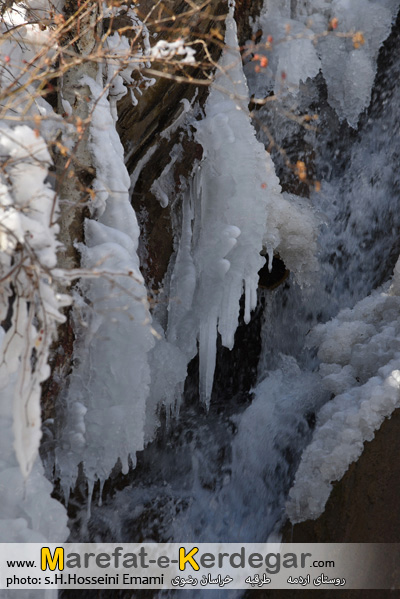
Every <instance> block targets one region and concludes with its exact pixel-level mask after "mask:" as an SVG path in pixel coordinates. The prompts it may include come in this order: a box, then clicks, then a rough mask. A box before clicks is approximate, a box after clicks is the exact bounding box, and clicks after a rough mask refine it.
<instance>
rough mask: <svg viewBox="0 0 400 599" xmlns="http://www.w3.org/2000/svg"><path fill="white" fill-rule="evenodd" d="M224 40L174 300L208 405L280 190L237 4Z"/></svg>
mask: <svg viewBox="0 0 400 599" xmlns="http://www.w3.org/2000/svg"><path fill="white" fill-rule="evenodd" d="M225 43H226V46H225V49H224V52H223V55H222V57H221V60H220V62H219V65H218V74H217V76H216V79H215V82H214V84H213V86H212V89H211V93H210V96H209V98H208V100H207V103H206V107H205V113H206V117H205V119H203V120H202V121H200V122H196V124H195V125H196V128H197V133H196V139H197V140H198V141H199V142H200V143H201V145H202V146H203V160H202V162H201V165H200V167H199V170H198V172H197V173H196V175H195V178H194V181H193V182H192V185H191V188H190V192H189V193H188V195H187V197H186V198H185V200H184V208H183V232H182V236H181V243H180V247H179V249H178V253H177V259H176V265H175V270H174V273H173V276H172V280H171V301H170V306H169V326H168V339H169V340H171V341H173V342H176V343H177V344H178V346H179V347H180V348H181V349H183V351H184V352H185V353H186V354H187V356H188V359H190V358H192V357H193V356H194V355H195V353H196V338H197V340H198V342H199V356H200V394H201V397H202V399H203V401H205V402H206V404H208V403H209V401H210V396H211V391H212V385H213V377H214V370H215V359H216V342H217V330H218V331H219V333H220V334H221V339H222V343H223V345H225V346H226V347H228V348H232V347H233V343H234V335H235V330H236V327H237V324H238V317H239V301H240V298H241V296H242V294H243V292H245V321H246V322H249V320H250V312H251V310H252V309H254V308H255V306H256V298H257V293H256V292H257V284H258V275H257V273H258V271H259V270H260V268H261V267H262V266H263V264H264V261H265V258H263V257H262V256H261V255H260V251H261V250H262V248H263V239H264V236H265V232H266V226H267V209H268V205H269V203H270V202H271V201H273V199H274V198H275V199H277V198H279V196H280V187H279V182H278V179H277V177H276V175H275V172H274V167H273V164H272V161H271V158H270V156H269V154H268V153H267V152H266V151H265V148H264V146H263V145H262V144H261V143H259V142H258V141H257V140H256V137H255V131H254V129H253V127H252V125H251V122H250V117H249V113H248V110H247V104H248V89H247V84H246V82H245V77H244V74H243V69H242V62H241V56H240V53H239V49H238V42H237V34H236V24H235V21H234V18H233V10H232V9H231V10H230V14H229V16H228V17H227V21H226V36H225ZM192 220H193V231H192V222H191V221H192ZM272 249H273V248H272Z"/></svg>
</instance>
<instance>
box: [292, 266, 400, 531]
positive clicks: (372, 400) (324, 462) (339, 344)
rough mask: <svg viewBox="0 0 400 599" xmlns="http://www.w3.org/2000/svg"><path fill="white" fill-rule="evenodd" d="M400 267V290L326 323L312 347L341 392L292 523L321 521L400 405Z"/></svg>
mask: <svg viewBox="0 0 400 599" xmlns="http://www.w3.org/2000/svg"><path fill="white" fill-rule="evenodd" d="M399 271H400V264H399V263H398V264H397V266H396V271H395V276H394V279H393V284H392V286H391V287H390V288H388V285H387V284H386V285H385V287H384V288H383V289H381V290H378V291H375V292H374V293H373V294H372V295H371V296H369V297H367V298H365V299H363V300H361V301H360V302H358V303H357V304H356V306H355V307H354V308H353V309H345V310H342V311H341V312H340V313H339V314H338V316H337V317H336V318H334V319H332V320H331V321H329V322H327V323H326V324H321V325H318V326H317V327H316V328H315V329H314V330H313V331H312V333H311V335H310V341H309V343H310V344H312V345H316V346H317V347H318V348H319V349H318V357H319V358H320V360H321V365H320V367H319V373H320V375H321V376H322V383H323V385H324V386H325V388H326V389H327V390H328V391H330V392H331V393H333V394H334V396H335V397H334V399H332V400H331V401H329V402H328V403H327V404H325V406H324V407H323V408H322V409H321V410H320V412H319V413H318V417H317V425H316V429H315V432H314V435H313V439H312V442H311V443H310V445H309V446H308V447H307V448H306V450H305V451H304V453H303V456H302V459H301V463H300V466H299V469H298V471H297V473H296V480H295V483H294V486H293V487H292V489H291V491H290V493H289V499H288V502H287V506H286V509H287V514H288V516H289V518H290V519H291V521H292V522H298V521H301V520H306V519H308V518H312V519H315V518H317V517H318V516H319V515H320V514H321V513H322V512H323V510H324V507H325V504H326V501H327V499H328V497H329V494H330V492H331V488H332V485H331V483H332V481H335V480H340V478H341V477H342V476H343V474H344V473H345V472H346V470H347V468H348V466H349V465H350V463H351V462H354V461H355V460H357V459H358V457H359V456H360V455H361V453H362V451H363V444H364V441H371V440H372V439H373V438H374V431H375V430H377V429H378V428H379V427H380V426H381V424H382V422H383V420H384V419H385V418H387V417H390V415H391V414H392V412H393V410H394V409H395V408H397V407H399V406H400V342H399V335H400V321H399V314H400V296H399Z"/></svg>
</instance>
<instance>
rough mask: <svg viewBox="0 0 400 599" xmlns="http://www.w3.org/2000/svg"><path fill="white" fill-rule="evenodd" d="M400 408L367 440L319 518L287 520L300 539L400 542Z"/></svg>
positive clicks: (287, 534) (295, 537)
mask: <svg viewBox="0 0 400 599" xmlns="http://www.w3.org/2000/svg"><path fill="white" fill-rule="evenodd" d="M399 431H400V410H396V411H395V412H394V414H393V415H392V417H391V418H390V419H388V420H385V421H384V423H383V424H382V426H381V428H380V429H379V430H378V431H377V432H376V433H375V439H374V440H373V441H371V442H366V443H365V445H364V452H363V453H362V455H361V457H360V458H359V460H358V461H357V462H354V463H353V464H351V465H350V468H349V469H348V471H347V472H346V474H345V475H344V477H343V478H342V479H341V480H340V481H339V482H337V483H335V484H334V487H333V491H332V493H331V495H330V497H329V499H328V502H327V504H326V508H325V511H324V513H323V514H322V515H321V516H320V517H319V518H318V519H317V520H308V521H306V522H301V523H299V524H296V525H295V526H293V527H292V526H291V525H287V526H286V528H285V532H284V536H285V538H286V539H287V540H289V539H290V540H292V541H293V542H294V543H328V542H329V543H398V542H399V539H400V512H399V497H400V461H399V459H398V456H399V453H400V435H399Z"/></svg>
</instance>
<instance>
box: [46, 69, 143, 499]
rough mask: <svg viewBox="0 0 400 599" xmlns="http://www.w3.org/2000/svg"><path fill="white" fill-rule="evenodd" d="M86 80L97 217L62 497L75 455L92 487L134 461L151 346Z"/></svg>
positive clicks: (80, 318)
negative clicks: (130, 460)
mask: <svg viewBox="0 0 400 599" xmlns="http://www.w3.org/2000/svg"><path fill="white" fill-rule="evenodd" d="M84 83H86V84H87V85H88V86H89V88H90V90H91V93H92V98H93V113H92V120H91V126H90V135H91V142H90V146H91V151H92V153H93V161H94V166H95V169H96V179H95V181H94V185H93V187H94V189H95V190H96V199H95V202H94V205H93V214H94V215H95V216H96V217H97V220H95V219H87V220H86V222H85V245H81V246H80V251H81V255H82V267H83V269H87V270H88V271H92V275H93V276H92V277H91V278H90V279H88V280H84V281H82V282H81V283H80V285H79V293H80V296H81V297H79V295H78V294H77V296H76V300H77V305H76V307H75V311H74V318H75V331H76V335H77V341H76V345H75V348H74V362H75V367H74V369H73V372H72V374H71V377H70V380H69V386H68V389H67V392H66V397H65V414H64V417H63V420H64V422H63V430H62V435H61V444H60V447H59V448H58V450H57V455H56V459H57V464H58V468H59V471H60V475H61V480H62V484H63V488H64V491H65V494H66V496H68V494H69V488H70V487H71V486H72V485H73V484H74V482H75V480H76V475H77V466H78V464H79V463H80V462H83V464H84V471H85V474H86V476H87V479H88V482H89V488H93V484H94V482H95V480H96V479H100V480H102V481H103V480H104V479H105V478H106V477H107V476H108V475H109V474H110V472H111V470H112V468H113V467H114V466H115V464H116V462H117V461H118V459H120V460H121V462H122V467H123V471H124V472H127V470H128V457H129V455H130V456H131V459H132V461H133V462H134V461H135V454H136V451H138V450H141V449H143V446H144V428H145V419H146V399H147V396H148V392H149V385H150V370H149V364H148V356H147V354H148V352H149V351H150V350H151V349H152V347H153V346H154V337H153V334H152V331H151V326H150V323H151V319H150V316H149V312H148V304H147V297H146V289H145V286H144V282H143V277H142V275H141V273H140V270H139V260H138V256H137V246H138V236H139V228H138V224H137V220H136V216H135V212H134V210H133V209H132V206H131V204H130V201H129V187H130V179H129V175H128V173H127V171H126V168H125V166H124V155H123V148H122V145H121V142H120V140H119V137H118V134H117V132H116V129H115V126H114V121H113V118H112V113H111V110H110V104H109V101H108V100H107V98H106V97H105V96H104V95H102V86H101V85H99V84H98V83H96V82H95V81H94V80H93V79H90V78H88V77H86V78H85V81H84ZM96 272H97V273H98V276H97V277H96ZM82 298H84V300H83V299H82Z"/></svg>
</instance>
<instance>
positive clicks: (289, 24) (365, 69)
mask: <svg viewBox="0 0 400 599" xmlns="http://www.w3.org/2000/svg"><path fill="white" fill-rule="evenodd" d="M397 10H398V2H397V0H383V1H379V2H373V1H370V0H352V1H349V0H333V2H329V3H328V2H325V1H324V0H310V1H307V2H296V3H293V2H287V1H286V0H280V1H278V2H276V1H275V0H267V1H266V3H265V4H264V9H263V13H262V16H261V18H260V21H259V24H258V25H259V26H260V27H261V28H262V30H263V38H262V40H261V42H260V46H259V50H258V49H257V51H259V53H261V54H263V53H265V55H266V56H267V57H268V59H269V66H268V68H267V69H266V71H265V74H264V76H263V77H260V76H258V75H256V76H255V78H256V79H258V81H256V82H255V84H254V85H255V86H256V89H257V92H258V93H259V94H260V95H261V94H266V93H267V92H268V91H269V90H270V89H274V91H275V92H276V93H278V94H282V93H284V92H287V91H290V92H291V93H294V94H296V93H297V90H298V86H299V83H300V82H301V81H303V82H305V81H306V79H307V78H308V77H310V78H313V77H315V76H316V75H317V74H318V72H319V71H320V70H321V71H322V74H323V76H324V79H325V81H326V84H327V88H328V101H329V103H330V104H331V106H332V107H333V108H334V109H335V110H336V112H337V114H338V116H339V118H340V119H341V120H343V119H347V120H348V122H349V124H350V125H351V126H353V127H357V122H358V118H359V115H360V113H361V112H362V111H363V110H364V109H365V108H366V107H367V106H368V103H369V100H370V96H371V89H372V85H373V82H374V78H375V74H376V68H377V67H376V60H377V56H378V52H379V48H380V46H381V44H382V43H383V41H384V40H385V39H386V38H387V36H388V34H389V33H390V29H391V26H392V22H393V19H394V18H395V17H396V14H397ZM333 18H336V19H338V27H337V29H336V30H334V31H332V32H331V33H330V34H329V35H327V36H325V35H320V34H322V33H323V32H324V31H326V30H327V29H328V26H329V23H330V21H331V20H332V19H333ZM356 32H361V33H362V34H363V38H364V43H363V44H357V43H354V41H353V35H354V33H356ZM337 33H339V34H340V35H336V34H337ZM344 33H346V34H348V35H347V36H345V37H343V35H342V34H344ZM268 36H272V37H273V39H274V42H273V44H272V50H271V51H266V50H265V46H264V49H263V45H264V44H265V43H266V42H267V37H268ZM354 39H357V38H354ZM252 73H253V74H252ZM282 73H284V74H285V79H283V78H282ZM248 74H249V75H250V77H251V78H254V68H253V69H248Z"/></svg>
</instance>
